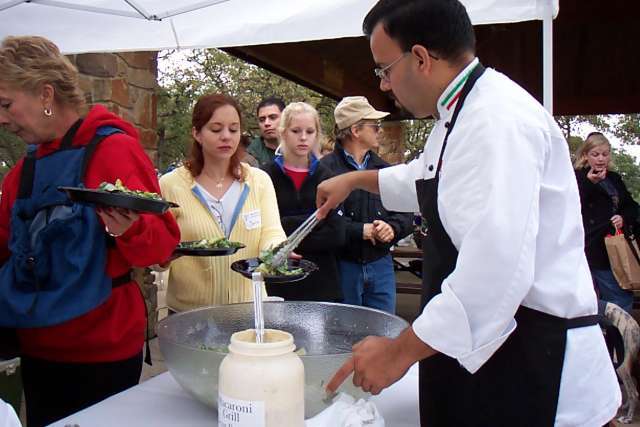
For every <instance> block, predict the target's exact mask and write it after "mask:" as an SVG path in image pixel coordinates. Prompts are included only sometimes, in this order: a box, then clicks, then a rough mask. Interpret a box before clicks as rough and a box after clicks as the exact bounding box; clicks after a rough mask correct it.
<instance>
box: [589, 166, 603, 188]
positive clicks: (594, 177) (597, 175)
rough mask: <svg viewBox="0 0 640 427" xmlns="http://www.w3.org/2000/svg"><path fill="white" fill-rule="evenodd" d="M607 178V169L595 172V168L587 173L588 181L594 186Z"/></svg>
mask: <svg viewBox="0 0 640 427" xmlns="http://www.w3.org/2000/svg"><path fill="white" fill-rule="evenodd" d="M606 176H607V168H603V169H600V170H595V169H593V168H591V169H589V172H587V179H588V180H589V181H591V182H593V183H594V184H597V183H599V182H600V181H602V180H603V179H604V178H605V177H606Z"/></svg>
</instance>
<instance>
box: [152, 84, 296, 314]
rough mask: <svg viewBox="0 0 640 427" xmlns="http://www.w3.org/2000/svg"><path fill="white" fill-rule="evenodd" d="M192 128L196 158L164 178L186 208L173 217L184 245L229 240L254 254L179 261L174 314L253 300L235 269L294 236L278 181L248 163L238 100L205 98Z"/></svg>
mask: <svg viewBox="0 0 640 427" xmlns="http://www.w3.org/2000/svg"><path fill="white" fill-rule="evenodd" d="M192 125H193V128H192V134H193V139H194V142H193V146H192V149H191V156H190V159H189V160H188V161H187V162H186V165H185V166H182V167H180V168H177V169H174V170H173V171H172V172H170V173H168V174H166V175H164V176H163V177H162V178H161V179H160V187H161V189H162V194H163V196H164V197H165V198H166V199H167V200H171V201H175V202H176V203H178V204H179V205H180V207H178V208H175V209H172V213H173V215H174V216H175V218H176V221H177V222H178V225H179V226H180V233H181V236H182V241H190V240H200V239H203V238H209V239H217V238H220V237H226V238H228V239H229V240H232V241H237V242H241V243H244V244H245V245H246V248H244V249H240V250H239V251H238V252H236V253H235V254H234V255H232V256H222V257H193V256H183V257H180V258H178V259H176V260H174V261H173V262H172V263H171V267H170V273H169V286H168V289H167V304H168V306H169V308H170V309H171V310H173V311H184V310H189V309H192V308H196V307H202V306H207V305H217V304H230V303H236V302H245V301H251V300H252V299H253V290H252V287H251V282H250V281H249V280H248V279H245V278H244V277H242V276H241V275H240V274H238V273H236V272H233V271H232V270H231V269H230V265H231V263H232V262H234V261H236V260H238V259H244V258H252V257H257V256H258V255H259V254H260V251H261V250H265V249H269V248H270V247H272V246H275V245H277V244H278V243H280V242H281V241H283V240H284V239H285V238H286V236H285V234H284V231H283V230H282V226H281V225H280V215H279V213H278V203H277V201H276V195H275V191H274V188H273V184H272V182H271V179H270V178H269V176H268V175H267V174H266V173H265V172H263V171H261V170H260V169H257V168H253V167H250V166H248V165H247V164H244V163H240V159H241V158H242V156H243V154H244V153H242V149H240V150H238V145H239V143H240V135H241V132H242V118H241V114H240V108H239V106H238V104H237V103H236V101H235V100H233V99H232V98H229V97H227V96H224V95H219V94H213V95H205V96H203V97H201V98H200V99H199V100H198V102H197V103H196V105H195V107H194V109H193V115H192Z"/></svg>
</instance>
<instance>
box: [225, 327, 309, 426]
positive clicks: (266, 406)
mask: <svg viewBox="0 0 640 427" xmlns="http://www.w3.org/2000/svg"><path fill="white" fill-rule="evenodd" d="M294 350H295V345H294V343H293V336H292V335H291V334H290V333H288V332H284V331H278V330H275V329H265V331H264V341H263V343H261V344H258V343H256V334H255V331H254V330H253V329H248V330H246V331H241V332H236V333H235V334H233V335H232V336H231V344H230V345H229V354H227V356H225V358H224V359H223V360H222V363H221V364H220V372H219V376H218V427H245V426H247V427H248V426H251V427H303V426H304V366H303V364H302V360H300V358H299V357H298V355H297V354H295V353H294Z"/></svg>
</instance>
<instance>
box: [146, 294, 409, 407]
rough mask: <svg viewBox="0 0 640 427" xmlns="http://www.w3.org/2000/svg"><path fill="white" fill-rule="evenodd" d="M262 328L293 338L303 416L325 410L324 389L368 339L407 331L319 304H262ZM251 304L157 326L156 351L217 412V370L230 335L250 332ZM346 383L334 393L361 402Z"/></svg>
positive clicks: (365, 311) (399, 323)
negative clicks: (300, 375) (299, 361)
mask: <svg viewBox="0 0 640 427" xmlns="http://www.w3.org/2000/svg"><path fill="white" fill-rule="evenodd" d="M263 311H264V324H265V328H270V329H280V330H283V331H287V332H289V333H291V334H292V335H293V338H294V340H295V344H296V347H297V348H298V349H303V350H302V351H301V352H300V353H301V356H300V358H301V359H302V362H303V363H304V369H305V417H306V418H309V417H312V416H314V415H316V414H317V413H318V412H320V411H322V410H323V409H324V408H326V407H327V405H328V403H330V402H327V401H325V399H324V398H325V391H324V387H325V385H326V383H327V382H328V381H329V380H330V379H331V377H332V376H333V374H334V373H335V372H336V371H337V370H338V368H339V367H340V366H342V364H343V363H344V362H345V361H346V360H347V359H348V358H349V356H350V354H351V346H352V345H353V344H355V343H356V342H358V341H360V340H361V339H363V338H364V337H366V336H368V335H379V336H386V337H396V336H398V335H399V334H400V332H401V331H402V330H403V329H405V328H406V327H407V326H408V323H407V322H406V321H404V320H403V319H401V318H400V317H398V316H394V315H391V314H389V313H385V312H383V311H380V310H374V309H370V308H366V307H358V306H353V305H345V304H332V303H323V302H298V301H286V302H265V303H264V310H263ZM253 327H254V325H253V304H251V303H246V304H230V305H222V306H216V307H206V308H200V309H196V310H191V311H186V312H183V313H178V314H174V315H172V316H169V317H167V318H166V319H164V320H162V321H161V322H160V323H159V324H158V339H159V343H160V351H161V352H162V355H163V356H164V360H165V362H166V364H167V367H168V368H169V371H170V372H171V374H172V375H173V377H174V378H175V379H176V381H177V382H178V383H179V384H180V385H181V386H182V387H183V388H184V389H185V390H187V391H188V392H189V393H190V394H191V395H193V396H194V397H195V398H196V399H198V400H199V401H201V402H203V403H205V404H206V405H208V406H211V407H213V408H217V398H218V367H219V366H220V362H222V359H223V358H224V357H225V355H226V352H227V350H226V349H227V345H228V344H229V339H230V338H231V334H233V333H234V332H238V331H242V330H245V329H251V328H253ZM351 380H352V379H351V378H348V379H347V380H346V381H345V382H344V383H343V385H342V386H341V388H340V389H339V390H338V391H344V392H346V393H349V394H351V395H352V396H354V397H356V398H359V397H364V396H365V393H364V392H362V390H360V389H358V388H356V387H354V386H353V384H352V381H351Z"/></svg>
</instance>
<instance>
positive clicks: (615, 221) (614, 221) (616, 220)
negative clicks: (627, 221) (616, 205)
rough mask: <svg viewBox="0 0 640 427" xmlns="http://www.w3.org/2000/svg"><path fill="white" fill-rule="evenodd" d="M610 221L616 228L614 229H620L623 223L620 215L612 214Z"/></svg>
mask: <svg viewBox="0 0 640 427" xmlns="http://www.w3.org/2000/svg"><path fill="white" fill-rule="evenodd" d="M611 223H612V224H613V226H614V227H615V228H616V230H620V229H621V228H622V225H623V224H624V220H623V219H622V217H621V216H620V215H614V216H612V217H611Z"/></svg>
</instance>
